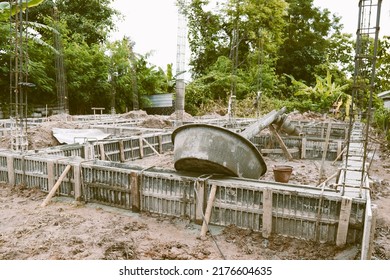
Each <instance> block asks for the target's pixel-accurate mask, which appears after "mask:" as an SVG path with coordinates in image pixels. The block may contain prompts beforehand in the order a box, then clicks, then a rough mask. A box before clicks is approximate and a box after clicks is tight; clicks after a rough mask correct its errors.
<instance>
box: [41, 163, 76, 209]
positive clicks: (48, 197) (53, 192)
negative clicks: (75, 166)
mask: <svg viewBox="0 0 390 280" xmlns="http://www.w3.org/2000/svg"><path fill="white" fill-rule="evenodd" d="M71 167H72V166H71V165H70V164H68V165H67V166H66V168H65V170H64V171H63V172H62V174H61V176H60V178H58V180H57V183H56V184H55V185H54V186H53V187H52V189H51V190H50V192H49V194H48V195H47V197H46V198H45V200H44V201H43V202H42V204H41V207H45V206H46V205H47V204H48V203H49V201H50V199H51V198H52V197H53V196H54V194H55V193H56V191H57V189H58V188H59V186H60V185H61V183H62V180H64V178H65V176H66V174H67V173H68V172H69V170H70V168H71Z"/></svg>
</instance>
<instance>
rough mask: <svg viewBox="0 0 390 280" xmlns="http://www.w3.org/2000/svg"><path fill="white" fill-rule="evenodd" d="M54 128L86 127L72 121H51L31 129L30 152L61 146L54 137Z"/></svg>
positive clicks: (29, 137)
mask: <svg viewBox="0 0 390 280" xmlns="http://www.w3.org/2000/svg"><path fill="white" fill-rule="evenodd" d="M53 128H69V129H76V128H85V127H84V126H82V125H80V124H78V123H76V122H70V121H61V120H59V121H49V122H43V123H41V124H40V125H38V126H36V127H33V128H31V129H29V131H28V144H29V150H36V149H42V148H47V147H54V146H58V145H60V143H59V142H58V140H57V139H56V138H55V137H54V136H53Z"/></svg>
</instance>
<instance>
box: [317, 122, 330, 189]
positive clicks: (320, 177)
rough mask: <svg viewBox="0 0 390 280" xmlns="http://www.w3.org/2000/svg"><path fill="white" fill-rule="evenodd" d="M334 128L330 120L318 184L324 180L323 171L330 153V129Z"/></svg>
mask: <svg viewBox="0 0 390 280" xmlns="http://www.w3.org/2000/svg"><path fill="white" fill-rule="evenodd" d="M331 128H332V122H331V121H330V122H328V128H327V130H326V139H325V144H324V151H323V152H322V162H321V168H320V175H319V179H318V184H320V183H321V180H322V173H323V172H324V164H325V159H326V154H327V153H328V146H329V139H330V130H331Z"/></svg>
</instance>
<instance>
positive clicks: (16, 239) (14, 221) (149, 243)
mask: <svg viewBox="0 0 390 280" xmlns="http://www.w3.org/2000/svg"><path fill="white" fill-rule="evenodd" d="M171 156H172V155H170V154H169V153H168V154H167V155H163V156H160V157H158V158H159V161H160V165H162V166H164V165H165V167H169V166H171V165H172V163H171V161H170V160H169V158H171ZM266 160H268V161H271V159H266ZM272 160H273V161H274V162H275V163H276V162H277V160H276V159H272ZM281 161H283V160H281ZM154 163H155V164H156V161H155V162H154ZM290 164H293V165H295V168H294V172H295V174H298V175H299V176H295V177H294V173H293V175H292V178H291V180H292V181H294V180H295V182H297V183H299V181H301V180H307V182H309V183H310V182H315V181H316V180H317V178H315V177H313V176H306V177H307V178H311V179H300V180H299V181H298V180H297V179H296V178H301V177H302V174H304V170H305V169H307V168H308V167H309V166H312V167H311V168H313V170H314V169H316V168H317V167H316V166H317V165H316V164H312V163H307V162H305V161H297V160H295V161H293V162H290ZM313 166H314V167H313ZM329 168H330V167H329ZM389 168H390V160H389V159H388V158H387V159H383V158H378V159H377V160H375V161H374V162H373V165H372V170H373V174H375V176H378V177H377V178H378V179H377V180H376V181H375V183H374V187H373V196H374V203H376V204H377V205H378V212H379V216H378V220H377V230H376V235H375V248H374V252H373V258H374V259H390V254H389V252H390V215H389V213H390V212H389V210H390V185H389V179H390V178H389V177H390V175H389ZM327 172H329V171H327ZM306 174H310V173H306ZM267 176H271V175H267ZM300 183H303V182H300ZM46 195H47V194H46V193H43V192H41V191H40V190H39V189H35V188H24V187H22V186H16V187H10V186H8V185H4V184H1V185H0V259H3V260H5V259H11V260H26V259H28V260H32V259H38V260H46V259H64V260H84V259H94V260H98V259H108V260H118V259H136V260H165V259H170V260H216V259H218V260H220V259H230V260H240V259H247V260H257V259H268V260H275V259H276V260H294V259H299V260H305V259H309V260H316V259H319V260H328V259H346V258H347V259H359V257H360V255H359V248H357V247H354V246H353V247H346V248H337V247H335V246H333V245H330V244H318V243H315V242H310V241H305V240H298V239H294V238H287V237H282V236H272V237H271V238H269V239H264V238H263V237H262V236H261V234H260V233H258V232H253V231H251V230H243V229H239V228H237V227H235V226H228V227H225V228H222V227H212V230H211V233H212V234H211V235H210V234H208V235H207V237H206V238H203V239H201V238H199V234H200V226H199V225H196V224H194V223H192V222H191V221H189V220H187V219H184V218H183V219H180V218H172V217H165V216H160V215H155V214H150V213H141V214H135V213H132V212H130V211H126V210H120V209H116V208H110V207H105V206H101V205H96V204H84V203H80V202H75V201H73V200H71V199H66V198H58V197H55V198H54V199H53V200H52V201H51V203H50V204H49V205H48V206H46V207H43V208H42V207H41V206H40V204H41V203H42V201H43V200H44V198H45V196H46Z"/></svg>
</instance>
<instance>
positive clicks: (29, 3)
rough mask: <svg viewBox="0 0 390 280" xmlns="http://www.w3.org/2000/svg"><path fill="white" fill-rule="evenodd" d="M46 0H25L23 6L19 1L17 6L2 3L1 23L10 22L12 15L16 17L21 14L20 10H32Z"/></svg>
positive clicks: (0, 6)
mask: <svg viewBox="0 0 390 280" xmlns="http://www.w3.org/2000/svg"><path fill="white" fill-rule="evenodd" d="M44 1H45V0H25V1H23V2H22V3H21V4H20V3H19V1H17V5H16V4H15V3H13V4H11V5H10V3H9V2H0V22H1V21H8V20H9V17H10V15H11V16H12V15H15V14H16V13H19V11H20V10H23V11H24V10H26V9H27V8H32V7H35V6H38V5H39V4H41V3H42V2H44Z"/></svg>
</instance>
